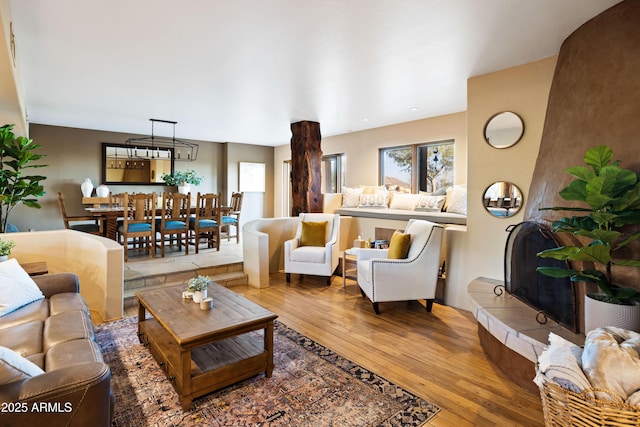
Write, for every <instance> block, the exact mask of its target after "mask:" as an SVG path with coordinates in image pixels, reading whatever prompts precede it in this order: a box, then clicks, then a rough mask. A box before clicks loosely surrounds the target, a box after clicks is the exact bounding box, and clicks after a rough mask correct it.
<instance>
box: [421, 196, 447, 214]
mask: <svg viewBox="0 0 640 427" xmlns="http://www.w3.org/2000/svg"><path fill="white" fill-rule="evenodd" d="M445 198H446V196H422V195H421V196H420V197H419V198H418V200H417V202H416V204H415V207H414V210H416V211H425V212H440V211H441V210H442V206H443V205H444V199H445Z"/></svg>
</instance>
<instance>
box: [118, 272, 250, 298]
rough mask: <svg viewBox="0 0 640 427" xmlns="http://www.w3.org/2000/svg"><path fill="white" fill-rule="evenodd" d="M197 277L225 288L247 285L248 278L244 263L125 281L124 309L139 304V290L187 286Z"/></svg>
mask: <svg viewBox="0 0 640 427" xmlns="http://www.w3.org/2000/svg"><path fill="white" fill-rule="evenodd" d="M197 275H202V276H209V277H210V278H211V280H212V281H214V282H216V283H218V284H219V285H221V286H224V287H227V288H228V287H231V286H240V285H246V284H247V282H248V276H247V275H246V274H245V272H244V271H243V269H242V263H235V264H228V265H220V266H215V267H203V268H199V269H197V270H190V271H180V272H175V273H170V274H160V275H156V276H147V277H142V278H135V279H130V280H125V282H124V285H125V288H124V295H123V299H124V307H125V308H129V307H133V306H135V305H136V304H137V301H136V297H135V295H134V293H135V292H136V291H139V290H143V289H144V290H147V289H159V288H164V287H167V286H173V285H179V284H183V285H185V289H186V282H187V281H188V280H189V279H190V278H192V277H196V276H197Z"/></svg>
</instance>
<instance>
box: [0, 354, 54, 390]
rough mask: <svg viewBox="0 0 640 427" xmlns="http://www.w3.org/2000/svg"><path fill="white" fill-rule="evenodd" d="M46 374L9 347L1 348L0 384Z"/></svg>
mask: <svg viewBox="0 0 640 427" xmlns="http://www.w3.org/2000/svg"><path fill="white" fill-rule="evenodd" d="M40 374H44V371H43V370H42V369H40V367H39V366H38V365H36V364H34V363H33V362H31V361H30V360H28V359H25V358H24V357H22V356H20V355H19V354H18V353H16V352H15V351H13V350H11V349H10V348H7V347H0V384H9V383H12V382H14V381H18V380H22V379H26V378H31V377H35V376H36V375H40Z"/></svg>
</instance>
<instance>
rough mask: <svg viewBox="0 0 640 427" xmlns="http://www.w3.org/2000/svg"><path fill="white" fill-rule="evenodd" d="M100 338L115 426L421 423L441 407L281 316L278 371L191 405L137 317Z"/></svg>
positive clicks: (99, 330)
mask: <svg viewBox="0 0 640 427" xmlns="http://www.w3.org/2000/svg"><path fill="white" fill-rule="evenodd" d="M261 332H262V331H260V333H261ZM96 341H97V342H98V344H99V345H100V348H101V349H102V352H103V356H104V359H105V362H106V363H108V364H109V367H110V368H111V387H112V390H113V394H114V397H115V402H116V404H115V411H114V419H113V423H112V425H113V426H118V427H133V426H192V425H206V426H314V427H321V426H340V427H345V426H358V427H362V426H381V427H382V426H421V425H423V424H424V423H425V422H426V421H427V420H429V419H430V418H431V417H433V416H434V415H435V414H436V413H437V412H438V411H439V408H438V407H437V406H436V405H433V404H431V403H429V402H427V401H425V400H424V399H422V398H420V397H418V396H416V395H414V394H412V393H409V392H408V391H406V390H404V389H403V388H402V387H399V386H397V385H395V384H393V383H391V382H389V381H387V380H385V379H384V378H381V377H380V376H378V375H376V374H374V373H372V372H370V371H368V370H366V369H364V368H362V367H360V366H358V365H356V364H355V363H353V362H350V361H349V360H347V359H345V358H344V357H342V356H340V355H338V354H336V353H335V352H333V351H331V350H329V349H327V348H326V347H323V346H322V345H320V344H318V343H317V342H315V341H313V340H311V339H309V338H307V337H305V336H304V335H302V334H299V333H298V332H296V331H294V330H293V329H291V328H288V327H287V326H285V325H284V324H282V323H280V322H277V321H276V324H275V333H274V364H275V369H274V371H273V375H272V376H271V378H267V377H266V376H265V375H264V374H260V375H257V376H255V377H253V378H250V379H248V380H245V381H242V382H240V383H238V384H236V385H233V386H230V387H227V388H224V389H222V390H219V391H217V392H214V393H211V394H208V395H206V396H203V397H200V398H198V399H195V400H194V401H193V403H192V405H191V409H190V410H189V411H183V410H182V408H181V406H180V403H179V400H178V395H177V393H176V392H175V390H174V389H173V387H172V386H171V384H170V383H169V381H168V380H167V378H166V376H165V375H164V373H163V371H162V370H161V369H160V367H159V366H158V364H157V363H156V362H155V360H154V359H153V357H152V356H151V354H150V353H149V351H148V349H147V348H146V347H144V346H142V345H141V344H140V343H139V342H138V337H137V318H135V317H133V318H127V319H123V320H119V321H115V322H110V323H106V324H103V325H100V326H97V327H96Z"/></svg>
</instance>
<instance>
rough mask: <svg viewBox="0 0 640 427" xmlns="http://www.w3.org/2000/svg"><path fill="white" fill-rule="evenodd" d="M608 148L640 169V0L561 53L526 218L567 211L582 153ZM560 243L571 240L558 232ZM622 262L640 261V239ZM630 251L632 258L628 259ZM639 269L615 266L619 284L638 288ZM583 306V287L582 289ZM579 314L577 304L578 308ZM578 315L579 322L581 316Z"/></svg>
mask: <svg viewBox="0 0 640 427" xmlns="http://www.w3.org/2000/svg"><path fill="white" fill-rule="evenodd" d="M602 144H606V145H609V146H611V148H612V149H613V154H614V159H619V160H621V161H622V166H623V167H626V168H631V169H633V170H636V171H640V1H637V0H626V1H623V2H621V3H619V4H617V5H616V6H614V7H612V8H610V9H608V10H606V11H604V12H603V13H601V14H600V15H598V16H596V17H595V18H593V19H591V20H590V21H588V22H586V23H585V24H584V25H582V26H581V27H580V28H578V29H577V30H576V31H575V32H574V33H573V34H571V36H569V37H568V38H567V39H566V40H565V41H564V43H563V44H562V47H561V48H560V53H559V55H558V62H557V65H556V69H555V73H554V77H553V82H552V85H551V91H550V94H549V102H548V106H547V114H546V119H545V124H544V130H543V133H542V140H541V143H540V151H539V153H538V158H537V161H536V166H535V169H534V174H533V179H532V182H531V186H530V188H529V197H528V200H527V202H526V208H525V215H524V219H525V220H533V221H539V222H543V223H549V222H550V221H552V220H554V219H556V218H558V217H561V216H564V215H565V214H566V212H552V211H540V210H539V208H541V207H548V206H558V205H560V206H562V205H564V206H567V205H569V202H566V201H564V200H563V199H562V198H560V196H558V191H559V190H560V189H562V188H563V187H565V186H566V185H567V184H568V183H569V182H570V181H571V177H570V176H569V175H567V174H566V172H565V170H566V169H567V168H568V167H570V166H575V165H582V164H583V157H584V153H585V151H586V150H587V149H588V148H590V147H593V146H596V145H602ZM557 236H558V238H559V240H560V242H561V243H562V244H570V240H569V239H571V236H569V235H566V234H558V235H557ZM625 250H626V251H627V253H625V254H622V253H621V254H620V256H623V257H625V258H626V257H630V256H633V257H634V258H638V253H640V242H635V245H630V246H629V248H628V249H625ZM629 252H632V254H629ZM639 273H640V272H639V271H638V270H637V269H633V268H624V267H616V268H615V270H614V274H615V275H616V276H617V282H618V284H621V285H627V286H633V287H636V288H639V289H640V274H639ZM578 292H579V295H578V302H579V305H580V301H581V300H582V294H583V293H584V292H585V289H580V288H579V289H578ZM579 309H580V307H579ZM579 318H582V315H581V313H579Z"/></svg>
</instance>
